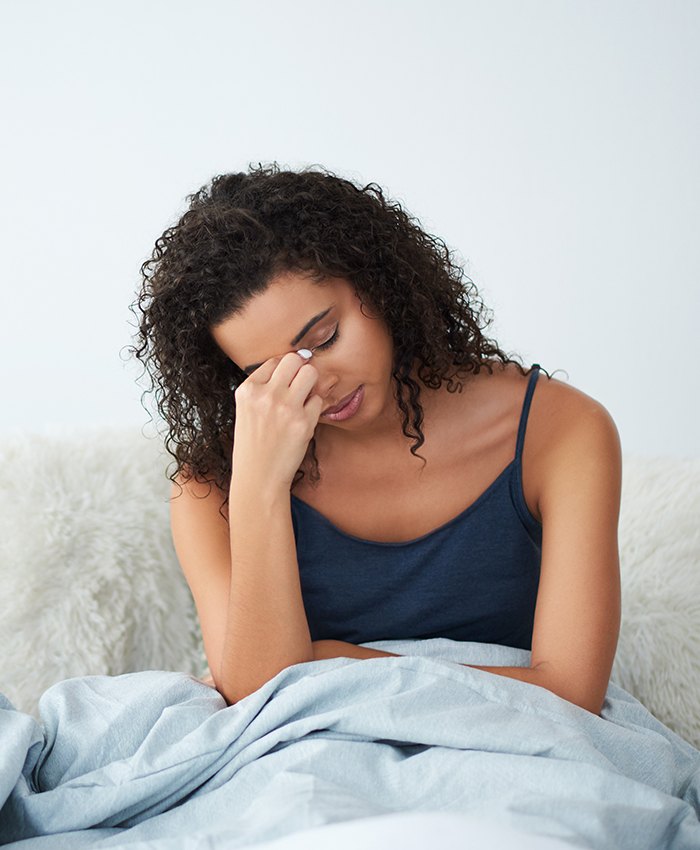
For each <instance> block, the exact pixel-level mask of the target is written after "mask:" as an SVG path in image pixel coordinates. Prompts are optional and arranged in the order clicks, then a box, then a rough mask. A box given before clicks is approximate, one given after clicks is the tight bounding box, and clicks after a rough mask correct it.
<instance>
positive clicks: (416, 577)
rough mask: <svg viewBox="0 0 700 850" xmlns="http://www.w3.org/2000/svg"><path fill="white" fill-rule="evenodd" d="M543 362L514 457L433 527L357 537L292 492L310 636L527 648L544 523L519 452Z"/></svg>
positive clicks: (535, 373) (534, 377) (532, 378)
mask: <svg viewBox="0 0 700 850" xmlns="http://www.w3.org/2000/svg"><path fill="white" fill-rule="evenodd" d="M539 368H540V366H539V364H538V363H535V364H533V366H532V372H531V373H530V377H529V380H528V384H527V389H526V391H525V399H524V402H523V407H522V412H521V415H520V424H519V426H518V437H517V441H516V449H515V457H514V459H513V460H512V461H511V462H510V463H509V464H508V466H507V467H506V468H505V469H504V470H503V471H502V472H501V474H500V475H499V476H498V477H497V478H496V480H495V481H494V482H493V483H492V484H491V485H490V486H489V487H488V488H487V489H486V490H485V491H484V492H483V493H482V494H481V495H480V496H479V498H478V499H477V500H476V501H475V502H473V503H472V504H471V505H470V506H469V507H467V508H465V509H464V510H463V511H462V513H460V514H459V515H458V516H456V517H454V518H453V519H451V520H449V521H448V522H446V523H445V524H444V525H441V526H440V527H439V528H436V529H435V530H434V531H431V532H428V534H424V535H423V536H422V537H417V538H416V539H415V540H408V541H404V542H399V543H383V542H377V541H372V540H363V539H362V538H360V537H355V536H353V535H352V534H346V533H345V532H344V531H341V530H340V529H339V528H338V527H337V526H335V525H334V524H333V523H332V522H331V521H330V520H328V519H327V518H326V517H325V516H323V514H321V513H319V511H317V510H316V509H315V508H313V507H311V505H308V504H307V503H306V502H304V501H302V500H301V499H299V498H297V497H296V496H295V495H294V494H292V499H291V508H292V523H293V526H294V536H295V541H296V549H297V559H298V562H299V577H300V581H301V590H302V597H303V601H304V608H305V610H306V616H307V620H308V623H309V631H310V633H311V640H312V641H314V640H327V639H334V640H342V641H347V642H349V643H354V644H361V643H369V642H371V641H376V640H393V639H396V640H401V639H408V638H419V639H428V638H435V637H445V638H451V639H452V640H459V641H478V642H480V643H498V644H502V645H505V646H514V647H518V648H520V649H528V650H529V649H531V648H532V626H533V621H534V616H535V602H536V599H537V588H538V586H539V578H540V557H541V552H542V525H541V524H540V523H539V522H538V521H537V520H536V519H535V518H534V517H533V516H532V514H531V513H530V511H529V509H528V507H527V504H526V502H525V498H524V496H523V489H522V468H521V456H522V450H523V442H524V439H525V426H526V424H527V416H528V412H529V409H530V401H531V399H532V394H533V392H534V389H535V383H536V381H537V376H538V374H539Z"/></svg>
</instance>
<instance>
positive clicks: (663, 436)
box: [0, 0, 700, 456]
mask: <svg viewBox="0 0 700 850" xmlns="http://www.w3.org/2000/svg"><path fill="white" fill-rule="evenodd" d="M0 17H1V20H0V82H1V84H2V92H1V94H2V103H1V110H2V111H1V113H0V115H1V116H2V122H3V125H4V128H3V132H2V134H1V136H0V146H1V153H2V156H0V178H1V181H2V182H1V185H2V193H1V195H0V216H1V218H0V248H1V250H2V265H1V269H2V271H1V274H2V301H1V302H0V304H1V305H2V307H1V309H0V354H1V355H2V356H1V357H0V381H1V388H2V400H1V401H0V435H2V434H8V433H11V432H24V431H30V430H31V431H47V430H61V429H62V430H70V429H72V428H76V427H81V426H84V425H89V426H93V425H101V424H117V425H128V424H133V425H134V426H137V427H140V426H144V433H152V426H149V425H148V421H149V417H148V414H147V413H146V411H145V410H144V409H143V407H142V406H141V401H140V395H141V391H142V389H143V388H144V387H145V385H144V386H141V387H139V386H138V385H137V383H136V379H137V376H138V374H139V372H140V366H139V365H138V364H137V363H135V362H134V361H127V362H125V361H124V355H123V354H122V355H121V356H120V351H121V350H122V349H123V348H124V347H125V346H127V345H128V344H130V343H131V342H132V337H131V335H132V333H133V332H134V327H133V323H134V321H135V320H134V317H133V315H132V314H131V313H130V311H129V309H128V305H129V304H130V303H131V302H132V301H133V299H134V297H135V295H136V291H137V289H138V286H139V284H140V277H139V271H138V270H139V266H140V264H141V263H142V262H143V261H144V260H145V259H146V258H147V257H148V256H149V255H150V252H151V250H152V247H153V244H154V242H155V239H156V238H157V237H158V236H159V235H160V234H161V233H162V231H163V230H164V229H165V228H166V227H168V226H169V225H171V224H173V223H174V222H175V220H176V219H177V217H178V216H179V214H181V213H182V212H184V210H185V208H186V203H185V196H186V195H187V194H189V193H191V192H194V191H195V190H196V189H198V188H199V187H200V186H201V185H203V184H204V183H206V182H208V181H209V180H210V179H211V177H212V176H214V175H215V174H218V173H222V172H227V171H241V170H246V168H247V166H248V164H249V163H250V162H254V163H257V162H270V161H272V160H276V161H277V162H278V163H279V164H280V165H282V166H283V167H290V168H299V167H302V166H305V165H309V164H313V163H318V164H321V165H323V166H325V167H326V168H328V169H330V170H332V171H334V172H335V173H337V174H339V175H341V176H345V177H348V178H350V179H352V180H355V181H357V182H359V183H361V184H365V183H368V182H370V181H373V182H376V183H379V184H380V185H381V186H382V187H383V188H384V189H385V190H386V192H387V194H388V195H389V196H390V197H392V198H394V199H396V200H399V201H400V202H401V203H402V204H403V205H404V206H405V208H406V209H407V210H408V211H409V212H411V213H412V214H413V215H415V216H417V218H418V219H419V220H420V222H421V223H422V225H423V227H424V228H425V229H426V230H428V231H429V232H431V233H434V234H436V235H438V236H440V237H441V238H443V239H444V241H445V242H446V243H447V245H448V246H449V247H450V248H452V249H454V250H455V251H456V252H457V256H458V257H459V258H460V260H461V261H462V262H463V263H464V264H465V269H466V272H467V274H468V275H469V276H470V277H471V278H472V279H473V280H474V281H475V283H476V284H477V286H478V287H479V290H480V293H481V295H482V297H483V298H484V300H485V302H486V304H487V306H488V307H490V308H491V309H492V310H493V316H494V324H493V325H492V326H491V328H490V329H489V331H488V333H489V335H490V336H493V337H495V338H496V339H497V341H498V342H499V343H500V345H501V347H502V348H503V349H504V350H506V351H507V352H511V353H513V352H517V353H520V354H521V355H522V356H523V358H524V360H525V362H526V363H531V362H539V363H541V364H542V365H543V366H544V367H545V368H547V369H548V370H549V371H550V373H551V372H555V371H556V370H564V371H557V372H556V375H555V377H557V378H560V379H562V380H568V381H569V382H570V383H571V384H573V385H574V386H576V387H578V388H579V389H581V390H583V391H584V392H586V393H587V394H588V395H591V396H593V397H594V398H596V399H598V400H599V401H601V402H602V403H603V404H604V405H605V406H606V407H607V409H608V410H609V411H610V413H611V414H612V416H613V418H614V419H615V421H616V423H617V426H618V429H619V431H620V435H621V439H622V446H623V451H626V452H635V453H642V454H663V453H670V454H674V455H679V456H683V455H698V454H699V453H700V449H699V448H698V445H699V443H700V440H699V437H700V431H699V429H698V421H699V419H700V402H699V401H698V396H699V392H698V390H699V389H700V382H699V381H698V378H697V369H696V361H695V355H696V350H697V349H696V346H697V331H698V322H699V319H700V259H699V255H698V254H699V252H698V244H699V241H700V240H699V236H700V191H699V190H700V156H699V155H698V154H699V151H700V107H699V104H700V98H699V97H698V91H700V50H698V43H699V42H700V2H695V0H663V2H648V0H593V2H591V0H578V1H577V2H575V1H574V0H529V2H526V1H525V0H488V2H487V1H486V0H484V2H473V0H472V2H470V0H453V2H448V0H437V1H436V2H430V3H428V2H415V0H394V1H393V2H390V0H383V2H382V0H361V2H358V1H357V0H355V1H354V2H352V3H343V2H329V0H294V2H288V0H279V1H278V2H277V1H276V2H272V0H257V1H256V2H249V0H247V1H246V2H223V0H219V1H218V2H215V0H197V2H196V3H194V2H192V1H191V0H138V2H135V0H130V2H127V0H102V2H88V0H85V2H76V0H71V2H67V0H61V2H56V1H55V0H53V1H52V2H48V1H47V2H40V1H39V0H4V2H0ZM149 399H150V400H149ZM146 403H147V405H148V406H149V409H152V405H153V402H152V397H151V396H149V397H148V398H147V400H146Z"/></svg>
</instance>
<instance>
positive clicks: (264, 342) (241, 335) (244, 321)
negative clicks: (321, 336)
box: [212, 273, 354, 368]
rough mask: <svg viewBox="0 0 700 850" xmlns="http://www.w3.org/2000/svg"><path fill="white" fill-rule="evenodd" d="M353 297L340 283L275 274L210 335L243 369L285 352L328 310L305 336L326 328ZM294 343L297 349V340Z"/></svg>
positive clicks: (347, 285)
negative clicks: (265, 286)
mask: <svg viewBox="0 0 700 850" xmlns="http://www.w3.org/2000/svg"><path fill="white" fill-rule="evenodd" d="M353 295H354V289H353V287H352V285H351V284H350V283H349V282H348V281H346V280H345V279H343V278H327V279H325V280H323V281H321V282H320V283H318V282H316V281H313V280H312V279H310V278H309V277H307V276H302V275H299V274H292V273H289V274H285V275H280V276H278V277H277V278H275V279H274V280H273V282H272V283H270V285H269V286H268V288H267V289H266V290H265V291H264V292H261V293H260V294H258V295H256V296H254V297H253V298H251V299H250V301H249V302H248V303H247V304H246V306H245V307H244V309H243V310H241V311H240V312H239V313H237V314H236V315H235V316H232V317H231V318H230V319H226V320H224V321H223V322H221V323H220V324H219V325H217V326H216V327H215V328H212V336H213V337H214V340H215V341H216V343H217V345H218V346H219V347H220V348H221V349H222V350H223V351H224V353H225V354H226V355H227V356H228V357H230V358H231V359H232V360H233V361H234V362H235V363H237V364H238V365H239V366H240V367H241V368H244V367H245V366H246V365H248V364H251V363H253V362H256V363H257V362H264V361H265V360H267V359H269V358H270V357H274V356H276V355H277V354H282V353H284V352H286V351H288V350H289V348H290V345H291V340H292V339H293V338H294V337H296V336H297V334H298V333H299V331H301V330H302V328H303V327H304V326H305V325H306V324H307V323H308V321H309V320H310V319H311V318H313V317H314V316H316V315H318V314H319V313H320V312H322V311H323V310H326V309H327V308H329V307H331V310H330V311H329V312H328V313H327V315H326V316H325V317H324V318H323V319H322V320H321V321H320V322H318V323H317V324H316V325H314V327H313V328H312V329H311V330H310V331H309V332H308V333H309V335H311V334H313V333H314V331H317V330H318V329H319V328H323V327H326V325H327V323H328V322H329V321H333V320H334V319H335V318H336V316H337V314H338V311H339V310H340V309H344V308H345V307H346V306H347V305H348V304H349V302H350V300H351V299H352V297H353ZM298 344H299V346H301V341H299V343H298Z"/></svg>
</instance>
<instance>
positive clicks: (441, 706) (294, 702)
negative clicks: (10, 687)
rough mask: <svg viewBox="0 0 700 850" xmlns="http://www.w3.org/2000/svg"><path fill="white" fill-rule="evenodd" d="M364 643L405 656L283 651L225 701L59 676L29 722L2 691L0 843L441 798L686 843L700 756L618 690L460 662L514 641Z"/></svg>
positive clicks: (150, 835)
mask: <svg viewBox="0 0 700 850" xmlns="http://www.w3.org/2000/svg"><path fill="white" fill-rule="evenodd" d="M366 645H367V646H373V647H375V648H378V649H384V650H386V651H388V652H396V653H398V654H400V655H401V656H402V657H399V658H393V657H385V658H372V659H366V660H357V659H347V658H332V659H327V660H323V661H314V662H310V663H307V664H297V665H294V666H293V667H289V668H287V669H285V670H283V671H282V672H281V673H279V674H278V675H277V676H276V677H275V678H274V679H272V680H271V681H269V682H267V683H266V684H265V685H263V686H262V687H261V688H260V689H259V690H257V691H256V692H255V693H253V694H251V695H250V696H249V697H247V698H246V699H244V700H242V701H241V702H239V703H238V704H236V705H233V706H229V707H227V706H226V704H225V702H224V700H223V699H222V698H221V696H220V695H219V694H218V693H217V692H216V691H215V690H213V689H212V688H209V687H207V686H206V685H204V684H202V683H201V682H198V681H197V680H195V679H194V678H193V677H191V676H189V675H187V674H185V673H179V672H164V671H148V672H142V673H130V674H126V675H122V676H114V677H112V676H87V677H82V678H76V679H68V680H66V681H64V682H60V683H58V684H56V685H54V686H53V687H51V688H49V689H48V690H47V691H46V692H45V693H44V694H43V696H42V698H41V701H40V703H39V711H40V713H41V720H42V722H41V724H39V723H37V722H36V721H35V720H34V719H33V718H32V717H31V716H29V715H27V714H24V713H21V712H18V711H16V710H15V709H14V708H13V706H12V705H11V704H10V702H9V701H8V700H7V699H6V698H5V697H2V696H1V695H0V804H1V805H2V809H1V810H0V843H9V842H17V845H16V846H17V847H18V848H19V847H22V848H25V847H26V848H40V850H48V848H71V850H73V848H81V847H91V848H92V847H95V848H97V847H99V848H102V847H105V848H106V847H110V848H122V847H124V848H127V847H128V848H129V850H146V848H148V850H161V848H163V850H165V848H169V849H170V848H177V850H189V849H190V848H195V847H198V848H200V847H207V848H214V850H217V848H221V850H223V848H224V847H225V848H234V847H245V846H246V845H249V844H255V843H258V842H262V841H267V840H270V839H273V838H277V837H278V836H285V835H289V834H291V833H294V832H296V831H298V830H302V829H308V828H309V827H312V826H318V825H321V824H329V823H335V822H339V821H350V820H353V819H357V818H367V817H373V816H377V815H382V814H389V813H393V812H406V811H408V812H432V811H442V812H456V813H465V814H473V813H478V814H480V815H483V816H484V817H485V818H493V820H494V821H497V822H498V823H501V824H507V825H510V826H512V827H515V828H517V829H519V830H521V831H522V832H526V833H535V834H541V835H548V836H554V837H557V838H559V839H561V840H564V841H566V842H570V843H571V846H572V847H588V848H594V850H597V848H600V850H603V848H606V850H608V848H609V850H627V848H629V850H647V848H648V850H660V848H669V850H691V848H693V850H698V848H700V822H699V821H698V818H699V817H700V752H699V751H698V750H696V749H694V748H693V747H691V746H690V744H688V743H686V742H685V741H684V740H683V739H682V738H680V737H679V736H678V735H676V734H675V733H674V732H672V731H671V730H670V729H668V728H667V727H666V726H664V725H663V724H662V723H660V722H659V721H658V720H656V719H655V718H654V717H653V716H652V715H651V714H650V713H649V712H648V711H647V710H646V709H645V708H644V706H643V705H642V704H641V703H640V702H638V701H637V700H636V699H634V698H633V697H632V696H631V695H630V694H628V693H627V692H626V691H625V690H623V689H622V688H620V687H618V686H617V685H615V684H613V683H611V684H610V686H609V688H608V693H607V698H606V702H605V705H604V708H603V711H602V717H598V716H596V715H594V714H591V713H590V712H587V711H585V710H583V709H581V708H579V707H577V706H575V705H573V704H572V703H569V702H567V701H565V700H563V699H560V698H559V697H557V696H555V695H554V694H552V693H551V692H549V691H547V690H545V689H544V688H540V687H537V686H535V685H531V684H528V683H526V682H520V681H518V680H516V679H510V678H507V677H505V676H499V675H496V674H494V673H487V672H486V671H482V670H475V669H472V668H468V667H464V666H461V665H460V664H459V663H457V662H464V663H470V664H482V665H494V666H502V665H514V666H515V665H517V666H523V665H527V664H528V663H529V658H530V653H529V652H527V651H525V650H521V649H515V648H509V647H503V646H496V645H493V644H478V643H466V642H465V643H460V642H456V641H451V640H447V639H444V638H440V639H436V640H429V641H379V642H375V643H372V644H366ZM13 846H14V845H13ZM465 846H467V845H466V844H465ZM470 846H471V844H470Z"/></svg>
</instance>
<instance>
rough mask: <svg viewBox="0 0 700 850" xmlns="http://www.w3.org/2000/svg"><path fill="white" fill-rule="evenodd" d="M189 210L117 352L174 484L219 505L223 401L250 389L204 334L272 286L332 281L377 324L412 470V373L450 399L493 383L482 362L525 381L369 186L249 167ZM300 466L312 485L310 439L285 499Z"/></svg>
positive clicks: (432, 246)
mask: <svg viewBox="0 0 700 850" xmlns="http://www.w3.org/2000/svg"><path fill="white" fill-rule="evenodd" d="M187 201H189V202H190V203H189V209H188V210H187V211H186V212H185V213H184V214H183V215H182V216H181V218H180V219H179V221H178V222H177V223H176V224H175V225H174V226H172V227H169V228H168V229H167V230H165V232H164V233H163V234H162V236H160V237H159V238H158V239H157V240H156V242H155V248H154V249H153V252H152V255H151V257H150V258H149V259H148V260H146V261H145V262H144V263H143V264H142V265H141V269H140V271H141V276H142V278H143V282H142V287H141V290H140V292H139V294H138V296H137V299H136V301H134V302H133V303H132V304H131V305H130V309H131V310H132V312H135V308H137V309H138V310H139V312H140V318H139V324H138V328H139V330H138V335H137V345H135V346H132V347H129V349H128V350H129V351H130V353H131V354H132V355H133V356H135V357H136V358H137V359H138V360H139V361H140V362H141V363H142V365H143V366H144V370H145V371H147V372H149V373H150V376H151V387H150V389H149V390H147V392H153V390H154V389H155V388H156V385H157V389H156V400H157V406H158V410H159V412H160V414H161V416H162V417H163V418H164V420H165V422H166V423H167V426H168V429H169V430H168V432H167V435H166V436H165V448H166V450H167V452H168V453H169V454H170V455H171V456H172V457H173V458H174V459H175V461H176V464H177V468H176V469H175V470H174V471H173V472H172V473H171V474H169V475H168V476H167V477H168V478H169V479H170V480H171V481H173V482H175V478H176V477H177V476H181V478H182V480H185V481H186V480H189V479H190V478H192V477H194V478H195V479H197V480H199V481H204V482H205V483H209V484H211V483H212V482H213V483H215V484H216V485H217V486H218V487H219V488H220V490H221V491H222V492H223V493H227V492H228V488H229V484H230V478H231V463H232V454H233V435H234V426H235V396H234V391H235V390H236V388H237V387H238V386H239V385H240V384H241V383H242V382H243V381H245V380H246V378H247V377H248V376H247V375H246V373H245V372H243V370H242V369H240V368H239V367H238V366H237V365H236V364H235V363H233V362H232V361H231V360H230V359H229V358H228V357H226V355H225V354H224V353H223V352H222V351H221V350H220V349H219V347H218V346H217V345H216V343H215V341H214V339H213V337H212V334H211V328H212V327H214V326H216V325H217V324H219V323H220V322H222V321H224V320H225V319H228V318H230V317H231V316H233V315H235V314H236V313H238V312H239V311H241V310H242V309H243V308H244V307H245V306H246V304H247V303H248V301H249V300H250V299H251V298H253V297H255V296H256V295H258V294H260V293H262V292H264V291H265V290H266V289H267V287H268V286H269V284H270V282H271V281H272V280H273V279H274V278H275V277H276V276H277V275H278V274H280V273H285V272H296V273H303V274H306V275H309V277H310V279H311V280H314V281H318V282H320V281H322V280H323V279H324V278H327V277H336V278H344V279H346V280H347V281H349V282H350V283H351V284H352V285H353V287H354V289H355V292H356V293H357V295H358V297H359V298H360V300H361V302H362V303H363V304H368V305H371V307H372V309H373V310H374V311H375V312H379V314H380V315H381V316H382V317H383V319H384V320H385V322H386V324H387V326H388V328H389V329H390V332H391V335H392V339H393V346H394V348H393V368H392V377H393V379H394V382H395V384H394V386H395V397H396V400H397V404H398V407H399V409H400V411H401V413H402V414H403V425H402V430H403V433H404V435H405V436H406V437H409V438H411V439H414V440H415V443H414V444H413V445H412V446H411V447H410V451H411V453H412V454H414V455H415V456H418V457H421V458H422V460H423V463H424V465H425V463H426V460H425V458H424V457H423V456H422V455H418V453H417V449H418V448H420V446H421V445H422V444H423V443H424V442H425V439H424V436H423V432H422V431H421V425H422V423H423V408H422V405H421V402H420V387H419V385H418V383H417V382H416V381H415V380H414V379H413V378H412V377H411V372H412V370H413V369H414V367H415V363H416V362H417V363H418V364H419V367H418V369H417V371H416V374H417V375H418V377H419V378H420V380H421V381H422V382H423V384H424V385H425V386H427V387H429V388H431V389H439V388H440V387H441V386H442V383H443V381H445V382H447V390H448V392H454V391H455V390H456V389H459V391H460V392H461V390H462V384H461V382H459V381H456V382H455V381H454V377H455V375H462V376H464V375H466V374H467V373H469V372H473V373H474V374H478V372H479V371H480V369H481V368H482V367H484V368H486V369H487V370H488V371H489V373H490V374H492V373H493V369H492V366H491V364H490V363H489V362H488V358H489V357H494V356H495V357H497V358H499V359H500V360H501V362H502V364H506V363H515V364H516V365H517V367H518V369H519V370H520V372H521V374H522V375H527V374H528V373H529V372H530V371H531V370H530V369H528V370H525V369H524V368H523V365H522V363H521V362H519V361H518V360H517V359H515V358H513V357H509V356H508V355H506V354H505V353H504V352H503V351H501V349H500V348H499V347H498V344H497V343H496V342H495V341H494V340H492V339H488V338H487V337H486V336H484V330H485V329H486V328H487V327H488V326H489V325H490V324H491V311H490V310H486V308H485V307H484V304H483V302H482V300H481V298H480V297H479V295H478V292H477V290H476V286H475V285H474V283H473V281H471V279H470V278H468V277H467V276H466V275H465V274H464V272H463V270H462V268H461V267H460V266H459V265H458V264H456V263H454V262H453V261H452V254H451V252H450V250H449V249H448V248H447V246H446V245H445V243H444V242H443V241H442V240H441V239H439V238H437V237H435V236H432V235H429V234H427V233H426V232H425V231H424V230H423V229H422V228H421V227H420V225H419V223H418V221H417V220H416V219H415V218H413V217H412V216H411V215H409V214H408V213H407V212H405V211H404V210H403V209H402V208H401V206H400V204H399V203H398V202H394V203H392V202H390V201H389V200H387V198H385V196H384V193H383V192H382V189H381V188H380V187H379V186H378V185H377V184H376V183H368V184H367V185H366V186H364V187H362V188H360V187H358V186H356V185H355V184H353V183H352V182H351V181H350V180H347V179H343V178H341V177H338V176H336V175H334V174H332V173H331V172H330V171H328V170H327V169H325V168H323V167H322V166H319V167H318V168H315V167H314V166H309V167H307V168H304V169H302V170H300V171H291V170H281V169H280V168H279V166H278V165H277V163H272V164H268V165H263V164H262V163H258V167H254V166H253V165H249V168H248V172H247V173H243V172H240V173H234V174H221V175H218V176H216V177H214V178H212V180H211V181H210V184H206V185H205V186H203V187H202V188H201V189H199V190H198V191H197V192H195V193H193V194H191V195H188V196H187ZM465 278H466V281H467V283H465V280H464V279H465ZM455 367H457V369H455ZM545 371H546V370H545ZM550 377H551V376H550ZM404 389H405V390H406V391H407V394H408V403H407V402H406V400H405V399H404V397H403V394H404ZM409 423H410V424H409ZM410 426H413V428H414V429H415V433H410V432H409V427H410ZM309 457H310V458H311V462H312V467H313V468H312V471H311V473H310V474H311V481H312V482H317V481H318V480H320V476H319V474H318V461H317V458H316V451H315V438H312V440H311V441H310V443H309V450H308V451H307V456H306V457H305V458H304V463H302V467H300V469H299V470H298V471H297V473H296V475H295V478H294V482H293V483H292V488H293V487H294V486H296V484H297V483H298V482H299V481H300V480H301V478H303V477H304V475H305V472H304V468H303V467H304V464H305V463H306V461H307V459H308V458H309ZM207 476H211V477H207ZM227 501H228V497H227V496H226V497H225V498H224V501H223V503H222V506H221V507H222V508H223V506H224V505H225V504H226V503H227ZM220 510H221V509H220ZM222 516H223V514H222Z"/></svg>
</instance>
